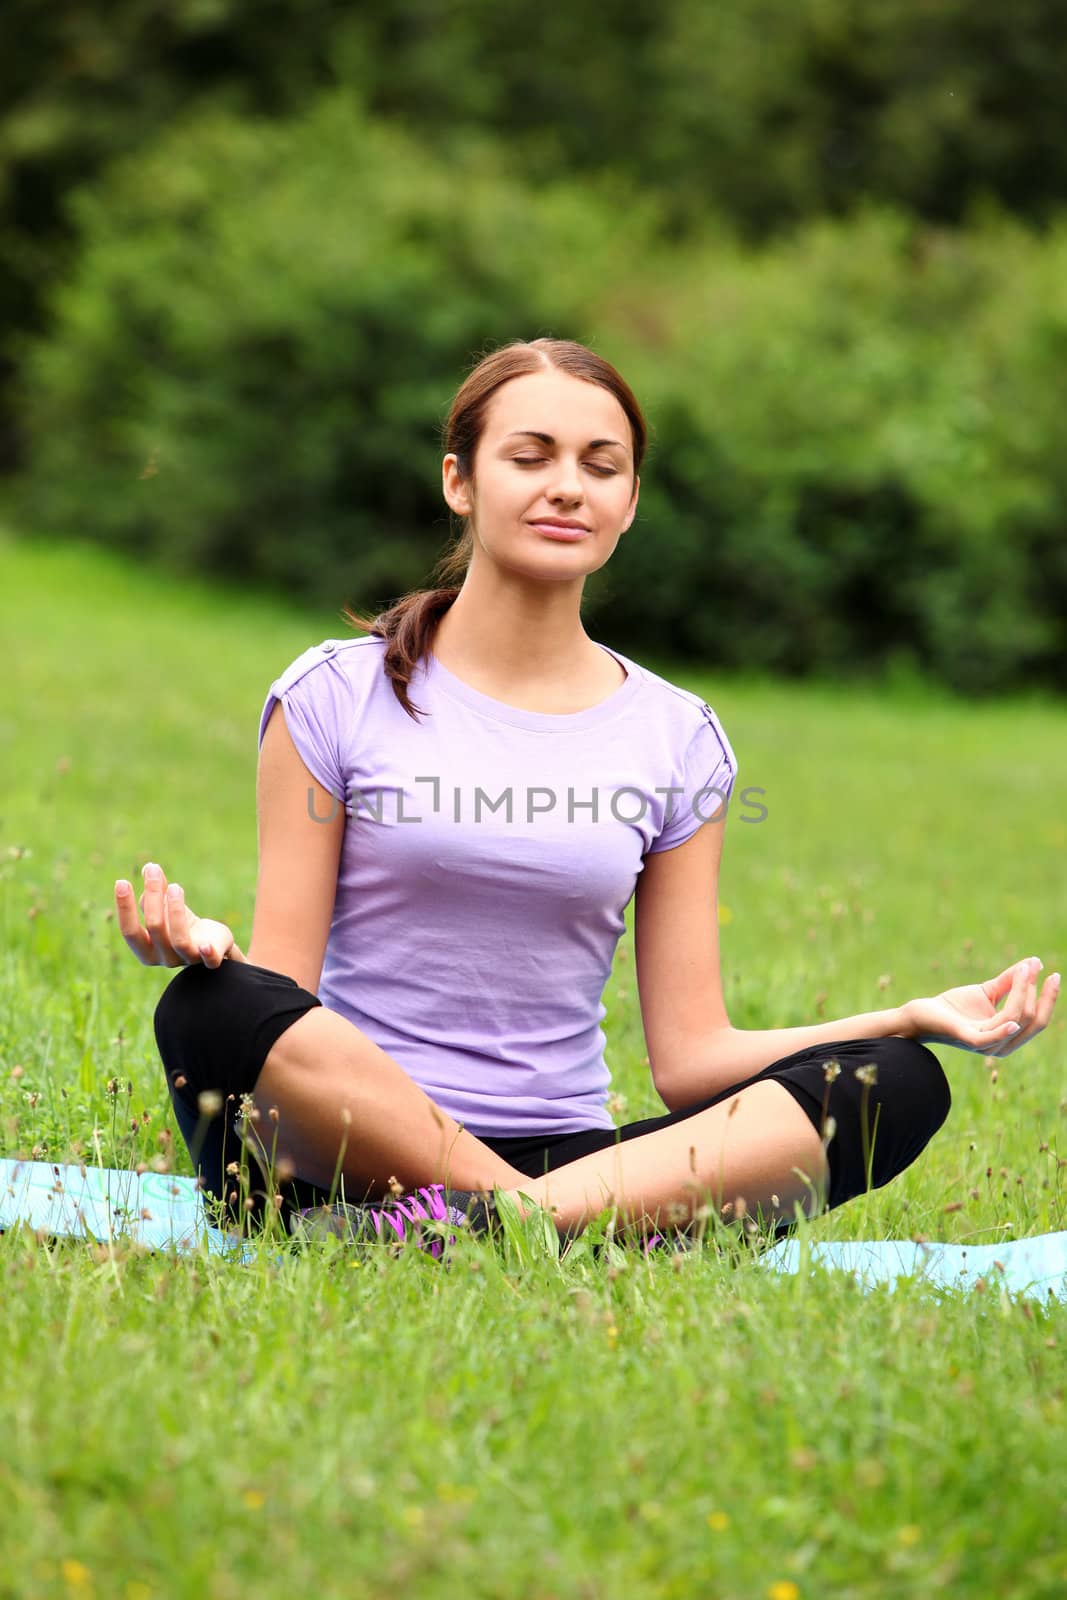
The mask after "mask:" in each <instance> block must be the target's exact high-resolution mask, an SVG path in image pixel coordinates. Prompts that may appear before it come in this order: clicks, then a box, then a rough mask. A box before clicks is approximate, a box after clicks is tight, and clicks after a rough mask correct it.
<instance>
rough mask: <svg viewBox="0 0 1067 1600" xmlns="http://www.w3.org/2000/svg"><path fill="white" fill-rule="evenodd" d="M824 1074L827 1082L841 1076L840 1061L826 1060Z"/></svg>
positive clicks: (831, 1081)
mask: <svg viewBox="0 0 1067 1600" xmlns="http://www.w3.org/2000/svg"><path fill="white" fill-rule="evenodd" d="M822 1075H823V1077H824V1078H825V1079H826V1082H827V1083H833V1081H834V1079H835V1078H839V1077H840V1076H841V1063H840V1061H824V1062H823V1069H822Z"/></svg>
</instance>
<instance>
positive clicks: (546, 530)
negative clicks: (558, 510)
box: [529, 517, 589, 543]
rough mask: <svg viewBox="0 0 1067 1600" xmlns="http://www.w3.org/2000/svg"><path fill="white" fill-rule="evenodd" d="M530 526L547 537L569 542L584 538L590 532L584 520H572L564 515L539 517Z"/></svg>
mask: <svg viewBox="0 0 1067 1600" xmlns="http://www.w3.org/2000/svg"><path fill="white" fill-rule="evenodd" d="M529 526H530V527H531V528H533V529H534V530H535V531H536V532H537V533H541V534H544V536H545V537H546V538H547V539H562V540H564V541H566V542H569V543H574V542H575V541H576V540H578V539H584V538H585V537H586V536H587V534H588V533H589V529H588V528H587V527H586V525H585V523H584V522H571V521H569V520H568V519H566V518H563V517H539V518H538V519H537V521H536V522H531V523H530V524H529Z"/></svg>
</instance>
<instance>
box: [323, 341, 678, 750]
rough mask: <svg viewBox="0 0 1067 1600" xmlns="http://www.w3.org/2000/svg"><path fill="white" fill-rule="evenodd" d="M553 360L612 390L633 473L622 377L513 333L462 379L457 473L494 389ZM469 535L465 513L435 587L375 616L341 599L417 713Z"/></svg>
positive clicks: (455, 413) (636, 436)
mask: <svg viewBox="0 0 1067 1600" xmlns="http://www.w3.org/2000/svg"><path fill="white" fill-rule="evenodd" d="M549 367H555V368H557V369H558V371H560V372H566V373H569V374H570V376H571V377H574V378H582V379H584V381H585V382H586V383H595V384H597V385H598V386H599V387H600V388H601V389H607V390H608V391H609V392H610V393H611V394H613V395H614V396H615V398H616V400H617V401H618V402H619V404H620V405H621V406H622V409H623V410H624V411H625V413H626V418H627V421H628V422H629V424H630V433H631V436H632V440H633V457H634V475H635V477H636V475H637V473H638V472H639V471H640V470H641V462H642V460H643V458H644V454H645V446H646V443H647V437H648V436H647V430H646V428H645V419H644V417H643V416H642V415H641V408H640V406H639V405H638V404H637V401H636V399H635V398H634V394H633V391H632V390H631V389H630V386H629V384H627V383H626V381H625V379H624V378H622V377H621V376H620V374H619V373H618V372H616V370H615V368H614V367H613V366H612V365H611V363H610V362H609V361H605V360H604V358H603V356H598V355H595V354H594V353H593V351H592V350H589V349H587V348H586V346H585V345H583V344H576V343H575V342H574V341H573V340H571V339H531V340H529V341H527V340H523V339H518V340H515V341H514V343H512V344H506V345H503V346H502V347H501V348H500V349H499V350H494V351H492V352H491V354H489V355H487V356H485V357H483V359H482V360H481V361H479V362H478V364H477V365H476V366H475V367H474V368H473V370H472V371H471V372H470V373H469V374H468V376H467V378H466V379H465V380H464V382H463V383H462V384H461V385H460V388H459V390H458V391H457V393H456V396H455V399H454V400H453V401H452V408H451V410H450V411H449V413H448V421H447V422H446V423H445V427H444V446H445V450H446V452H453V453H454V454H455V456H456V464H457V467H458V469H459V472H460V475H461V476H462V477H464V478H469V477H470V475H471V471H472V468H473V465H474V455H475V451H476V450H477V448H478V441H479V440H480V439H481V437H482V434H483V432H484V430H485V416H486V412H487V410H488V408H489V402H490V400H491V399H492V397H493V395H494V394H495V393H496V391H497V390H498V389H499V388H500V387H501V386H502V385H503V384H505V383H507V382H508V381H509V379H511V378H520V377H524V376H525V375H526V374H527V373H532V372H542V371H544V370H545V369H546V368H549ZM473 548H474V535H473V533H472V532H471V529H470V526H469V524H468V523H467V521H466V520H465V519H464V521H463V527H462V530H461V532H460V534H459V536H458V538H457V539H456V540H455V541H454V543H453V544H452V545H451V547H450V548H449V549H447V550H446V551H445V553H444V555H443V556H442V557H441V559H440V560H439V561H438V563H437V565H436V566H435V567H434V569H433V571H432V572H431V574H430V578H431V581H432V582H434V583H436V584H439V585H441V587H438V588H433V589H412V590H410V591H409V592H408V593H407V594H405V595H402V596H401V597H400V599H399V600H397V601H395V602H394V603H393V605H391V606H390V607H389V608H388V609H387V610H386V611H383V612H381V613H380V614H379V615H378V616H376V617H366V616H362V615H360V614H359V613H357V612H355V611H351V610H350V609H349V608H348V607H347V606H346V607H344V609H343V611H342V615H343V616H344V618H345V621H346V622H350V623H351V624H352V625H353V627H356V628H362V629H363V630H364V631H365V632H367V633H372V634H377V636H378V637H379V638H382V639H384V640H385V641H386V650H385V657H384V663H383V664H384V667H385V674H386V677H388V678H389V679H390V680H391V681H392V685H393V692H394V693H395V695H396V697H397V699H398V700H399V701H400V704H401V705H402V706H403V708H404V710H405V711H406V712H407V713H408V715H409V716H410V717H411V718H412V719H413V720H416V721H417V720H418V718H417V715H416V713H417V712H418V707H416V706H413V705H412V703H411V701H410V700H409V699H408V685H409V683H410V681H411V675H412V673H413V672H414V670H415V667H416V666H417V665H418V662H419V661H420V660H421V658H422V657H423V656H424V655H425V654H426V653H427V652H428V650H429V648H430V645H431V644H432V643H433V637H434V634H435V633H436V632H437V624H438V623H439V622H440V620H441V618H442V617H443V616H444V614H445V612H446V611H447V610H448V608H449V606H450V605H451V604H452V602H453V600H454V599H455V598H456V596H457V595H458V594H459V591H460V588H461V587H462V584H463V579H464V578H465V577H466V575H467V568H468V566H469V565H470V558H471V552H472V550H473Z"/></svg>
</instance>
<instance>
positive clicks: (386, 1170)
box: [253, 1007, 522, 1199]
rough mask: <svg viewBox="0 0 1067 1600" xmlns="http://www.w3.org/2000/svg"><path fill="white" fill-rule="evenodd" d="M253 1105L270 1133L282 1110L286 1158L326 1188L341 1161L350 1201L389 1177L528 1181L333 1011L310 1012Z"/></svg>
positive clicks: (276, 1055) (498, 1183)
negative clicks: (274, 1117)
mask: <svg viewBox="0 0 1067 1600" xmlns="http://www.w3.org/2000/svg"><path fill="white" fill-rule="evenodd" d="M253 1100H254V1103H255V1106H256V1109H257V1111H258V1112H259V1113H260V1117H259V1128H260V1129H262V1128H264V1127H267V1128H268V1129H269V1128H270V1126H271V1124H270V1121H269V1116H270V1108H271V1107H272V1106H273V1107H277V1109H278V1113H279V1116H278V1123H277V1127H278V1135H279V1137H278V1145H277V1153H278V1155H279V1156H281V1157H282V1158H283V1159H284V1160H286V1161H287V1162H288V1163H289V1164H291V1166H292V1167H293V1168H294V1169H295V1170H296V1171H297V1172H299V1173H300V1174H301V1176H303V1177H305V1178H308V1179H310V1181H311V1182H312V1183H315V1184H318V1185H320V1186H322V1187H329V1185H330V1183H331V1181H332V1180H333V1176H334V1173H335V1171H336V1169H337V1165H338V1161H339V1160H340V1163H341V1174H342V1176H343V1178H344V1180H345V1187H346V1190H347V1193H348V1197H349V1198H350V1199H352V1198H354V1199H362V1198H363V1197H364V1196H365V1195H368V1194H375V1195H382V1194H384V1193H386V1192H387V1189H388V1184H389V1179H390V1178H391V1177H394V1178H396V1180H397V1182H398V1183H399V1184H400V1185H401V1187H402V1188H404V1189H411V1188H414V1187H415V1186H416V1185H418V1184H425V1183H447V1184H448V1186H449V1187H450V1188H454V1189H478V1190H482V1189H492V1188H493V1187H494V1186H495V1187H497V1188H511V1187H513V1186H514V1184H515V1183H516V1181H521V1179H522V1174H521V1173H520V1172H519V1171H518V1170H517V1169H516V1168H515V1167H513V1166H511V1165H510V1163H508V1162H507V1161H505V1160H503V1159H502V1158H501V1157H500V1156H498V1155H495V1154H494V1152H493V1151H492V1150H490V1149H489V1147H488V1146H487V1145H484V1144H482V1142H481V1140H479V1139H476V1138H475V1136H474V1134H472V1133H468V1132H467V1131H466V1130H465V1129H463V1128H461V1127H460V1126H459V1124H458V1123H457V1122H455V1121H454V1120H453V1119H452V1118H451V1117H450V1116H447V1115H446V1113H445V1112H443V1111H442V1110H441V1109H440V1108H439V1107H438V1106H436V1105H434V1103H433V1101H432V1100H431V1099H430V1098H429V1096H428V1095H426V1094H425V1093H424V1092H423V1091H422V1089H420V1088H419V1086H418V1084H416V1083H415V1082H413V1080H412V1079H411V1078H409V1077H408V1075H407V1073H406V1072H405V1071H404V1070H403V1068H402V1067H401V1066H400V1065H399V1064H398V1063H397V1062H396V1061H394V1060H393V1058H392V1056H390V1055H387V1054H386V1052H385V1051H384V1050H382V1049H380V1048H379V1046H378V1045H376V1044H374V1042H373V1041H372V1040H371V1039H369V1038H368V1037H367V1035H366V1034H365V1033H361V1032H360V1030H359V1029H358V1028H356V1027H353V1025H352V1024H351V1023H350V1022H347V1021H346V1020H345V1018H344V1017H342V1016H339V1015H338V1014H337V1012H335V1011H328V1010H327V1009H326V1008H325V1007H320V1008H319V1009H318V1010H317V1011H309V1012H307V1014H306V1015H305V1016H303V1017H301V1018H300V1019H299V1020H298V1021H297V1022H294V1023H293V1024H292V1025H291V1026H290V1027H289V1028H287V1029H286V1030H285V1032H284V1033H283V1034H282V1035H281V1036H280V1038H279V1039H278V1040H277V1042H276V1043H275V1044H274V1045H273V1046H272V1048H271V1050H270V1051H269V1053H268V1055H267V1058H266V1060H265V1061H264V1063H263V1069H262V1071H261V1072H260V1074H259V1078H258V1080H257V1082H256V1086H255V1091H254V1094H253ZM261 1137H262V1134H261Z"/></svg>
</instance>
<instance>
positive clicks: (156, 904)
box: [141, 861, 181, 967]
mask: <svg viewBox="0 0 1067 1600" xmlns="http://www.w3.org/2000/svg"><path fill="white" fill-rule="evenodd" d="M141 875H142V877H143V878H144V920H145V927H146V928H147V929H148V937H149V938H150V939H151V941H152V945H153V948H154V949H155V952H156V959H157V960H158V961H159V963H160V965H162V966H165V967H172V966H173V965H174V963H175V961H176V960H180V959H181V958H180V956H178V953H177V951H176V950H175V949H174V948H173V946H172V945H171V942H170V928H169V926H168V923H167V909H166V894H167V879H166V875H165V874H164V871H163V868H162V867H161V866H160V865H159V863H158V862H157V861H148V862H146V863H145V865H144V867H143V868H142V871H141Z"/></svg>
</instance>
